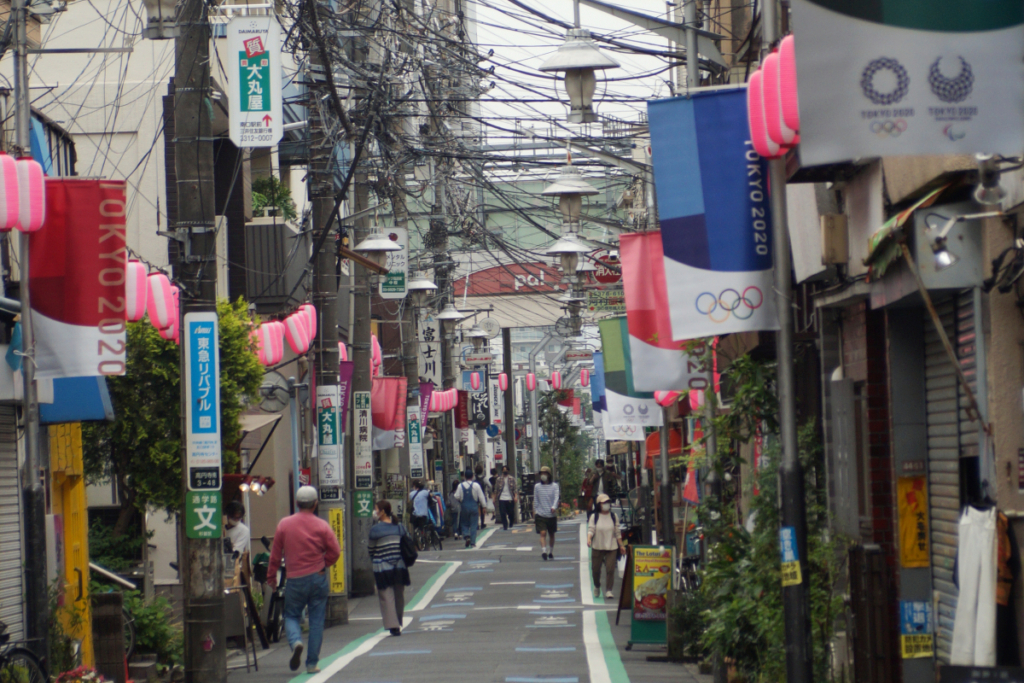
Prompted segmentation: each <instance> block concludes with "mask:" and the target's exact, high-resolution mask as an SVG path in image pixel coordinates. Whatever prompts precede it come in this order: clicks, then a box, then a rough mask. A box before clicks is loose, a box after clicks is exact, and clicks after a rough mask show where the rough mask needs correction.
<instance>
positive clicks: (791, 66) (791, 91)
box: [779, 34, 800, 144]
mask: <svg viewBox="0 0 1024 683" xmlns="http://www.w3.org/2000/svg"><path fill="white" fill-rule="evenodd" d="M793 45H794V44H793V36H792V34H791V35H788V36H786V37H785V38H783V39H782V43H780V44H779V93H780V96H781V100H782V122H783V123H784V124H785V125H786V127H787V128H790V129H791V130H795V131H797V132H799V131H800V97H799V96H798V91H797V83H796V50H795V48H794V46H793ZM798 140H799V138H798V139H797V140H794V144H795V143H796V142H797V141H798Z"/></svg>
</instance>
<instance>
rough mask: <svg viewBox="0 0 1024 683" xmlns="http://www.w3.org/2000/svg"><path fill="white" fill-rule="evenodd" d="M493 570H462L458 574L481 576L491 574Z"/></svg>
mask: <svg viewBox="0 0 1024 683" xmlns="http://www.w3.org/2000/svg"><path fill="white" fill-rule="evenodd" d="M493 571H494V570H493V569H463V570H462V571H461V572H459V573H460V574H483V573H484V572H493Z"/></svg>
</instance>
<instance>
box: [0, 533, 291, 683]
mask: <svg viewBox="0 0 1024 683" xmlns="http://www.w3.org/2000/svg"><path fill="white" fill-rule="evenodd" d="M260 542H261V543H263V547H264V548H266V549H267V550H268V551H269V550H270V549H271V547H270V539H269V538H267V537H266V536H263V537H262V538H260ZM267 569H268V567H266V566H265V565H255V566H253V578H254V579H256V580H257V581H259V582H260V583H266V582H267V575H266V571H267ZM261 570H262V571H261ZM279 576H280V579H279V580H278V582H277V588H276V589H274V591H273V592H272V593H271V594H270V602H269V603H268V604H267V622H266V624H264V627H263V630H264V631H265V632H266V634H267V640H270V641H271V642H274V643H278V642H280V641H281V634H282V633H284V586H285V583H286V582H287V581H288V573H287V571H285V566H284V559H283V558H282V559H281V569H280V573H279ZM0 683H4V682H3V681H0Z"/></svg>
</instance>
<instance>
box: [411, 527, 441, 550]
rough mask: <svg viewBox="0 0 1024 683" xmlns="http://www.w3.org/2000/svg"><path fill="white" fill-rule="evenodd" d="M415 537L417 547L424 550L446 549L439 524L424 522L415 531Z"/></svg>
mask: <svg viewBox="0 0 1024 683" xmlns="http://www.w3.org/2000/svg"><path fill="white" fill-rule="evenodd" d="M413 538H414V539H415V540H416V548H417V549H418V550H419V551H420V552H423V551H425V550H444V546H443V545H442V543H441V536H440V535H439V534H438V533H437V526H436V525H434V524H424V525H423V526H421V527H418V528H417V529H415V531H414V535H413Z"/></svg>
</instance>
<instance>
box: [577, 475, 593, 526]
mask: <svg viewBox="0 0 1024 683" xmlns="http://www.w3.org/2000/svg"><path fill="white" fill-rule="evenodd" d="M593 477H594V470H593V469H591V468H590V467H588V468H587V469H586V470H584V471H583V484H582V485H581V486H580V502H581V503H582V504H583V511H584V512H586V513H587V515H588V516H589V515H590V508H591V503H592V500H593V498H594V482H593V481H591V480H592V479H593Z"/></svg>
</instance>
